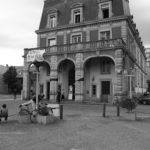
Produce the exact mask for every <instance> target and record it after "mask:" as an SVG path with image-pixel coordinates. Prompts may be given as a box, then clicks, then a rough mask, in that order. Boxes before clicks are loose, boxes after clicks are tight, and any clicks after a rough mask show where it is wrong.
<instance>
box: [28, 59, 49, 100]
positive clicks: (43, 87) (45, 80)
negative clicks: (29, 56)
mask: <svg viewBox="0 0 150 150" xmlns="http://www.w3.org/2000/svg"><path fill="white" fill-rule="evenodd" d="M37 69H38V71H39V74H38V84H39V85H38V87H39V89H38V93H39V94H44V95H45V98H46V99H49V98H50V66H49V64H48V63H47V62H45V61H43V62H33V63H32V64H31V65H30V66H29V88H30V90H29V91H30V93H29V97H31V96H32V95H34V94H35V93H36V86H37V85H36V82H37V81H36V77H37V76H36V73H37Z"/></svg>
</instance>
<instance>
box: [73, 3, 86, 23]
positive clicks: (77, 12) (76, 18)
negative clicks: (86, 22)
mask: <svg viewBox="0 0 150 150" xmlns="http://www.w3.org/2000/svg"><path fill="white" fill-rule="evenodd" d="M82 21H83V4H81V3H76V4H73V5H72V6H71V23H80V22H82Z"/></svg>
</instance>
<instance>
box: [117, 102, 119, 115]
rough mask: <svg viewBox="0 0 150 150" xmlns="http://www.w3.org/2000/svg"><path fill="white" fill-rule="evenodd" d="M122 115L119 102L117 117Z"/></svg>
mask: <svg viewBox="0 0 150 150" xmlns="http://www.w3.org/2000/svg"><path fill="white" fill-rule="evenodd" d="M119 116H120V106H119V104H117V117H119Z"/></svg>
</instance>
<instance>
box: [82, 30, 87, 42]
mask: <svg viewBox="0 0 150 150" xmlns="http://www.w3.org/2000/svg"><path fill="white" fill-rule="evenodd" d="M82 42H86V32H82Z"/></svg>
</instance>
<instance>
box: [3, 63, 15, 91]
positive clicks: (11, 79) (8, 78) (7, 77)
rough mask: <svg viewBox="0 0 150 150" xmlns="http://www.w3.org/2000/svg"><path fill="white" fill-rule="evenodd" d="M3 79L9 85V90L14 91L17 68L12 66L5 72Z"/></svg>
mask: <svg viewBox="0 0 150 150" xmlns="http://www.w3.org/2000/svg"><path fill="white" fill-rule="evenodd" d="M3 81H4V83H5V84H7V85H8V91H9V92H10V93H14V92H15V91H16V85H17V71H16V68H15V67H13V66H10V67H9V68H8V70H7V71H6V72H5V73H4V74H3Z"/></svg>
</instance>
